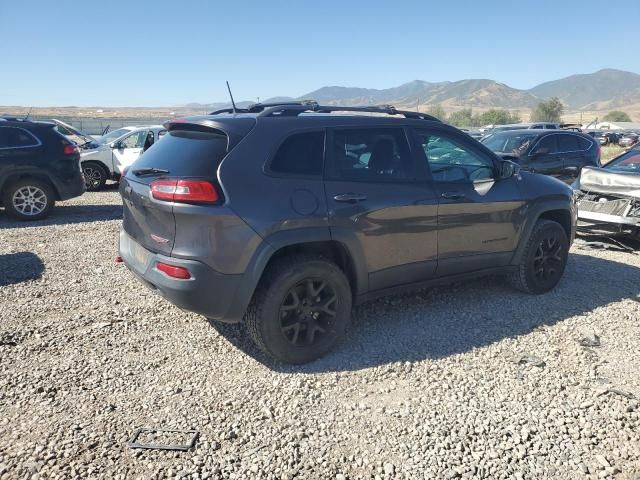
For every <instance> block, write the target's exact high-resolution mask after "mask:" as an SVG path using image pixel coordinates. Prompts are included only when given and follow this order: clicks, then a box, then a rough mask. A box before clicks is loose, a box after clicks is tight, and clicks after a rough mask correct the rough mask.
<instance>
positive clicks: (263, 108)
mask: <svg viewBox="0 0 640 480" xmlns="http://www.w3.org/2000/svg"><path fill="white" fill-rule="evenodd" d="M308 112H311V113H331V112H361V113H384V114H387V115H403V116H404V117H405V118H414V119H418V120H430V121H433V122H440V119H438V118H436V117H434V116H432V115H429V114H426V113H421V112H411V111H408V110H398V109H397V108H396V107H394V106H393V105H372V106H360V107H342V106H338V105H319V104H318V102H316V101H315V100H303V101H300V102H280V103H254V104H253V105H249V106H248V107H247V108H236V113H258V114H259V116H260V117H274V116H285V117H290V116H298V115H300V114H301V113H308ZM221 113H233V109H232V108H224V109H222V110H216V111H215V112H211V114H210V115H218V114H221Z"/></svg>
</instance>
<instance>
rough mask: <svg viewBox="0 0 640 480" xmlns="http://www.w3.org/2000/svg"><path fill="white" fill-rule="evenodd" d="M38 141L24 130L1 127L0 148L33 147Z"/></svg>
mask: <svg viewBox="0 0 640 480" xmlns="http://www.w3.org/2000/svg"><path fill="white" fill-rule="evenodd" d="M36 145H38V140H37V139H36V138H35V137H34V136H33V135H31V134H30V133H29V132H27V131H26V130H24V129H22V128H16V127H0V148H20V147H33V146H36Z"/></svg>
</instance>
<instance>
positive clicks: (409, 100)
mask: <svg viewBox="0 0 640 480" xmlns="http://www.w3.org/2000/svg"><path fill="white" fill-rule="evenodd" d="M551 97H558V98H559V99H560V100H561V101H562V102H563V103H564V105H565V107H566V109H567V110H607V109H613V108H625V107H629V106H636V107H640V75H638V74H636V73H632V72H625V71H622V70H615V69H603V70H599V71H597V72H594V73H589V74H580V75H571V76H569V77H566V78H561V79H559V80H553V81H550V82H545V83H542V84H540V85H537V86H535V87H533V88H531V89H529V90H520V89H516V88H512V87H510V86H508V85H505V84H504V83H500V82H497V81H495V80H490V79H468V80H458V81H453V82H448V81H447V82H426V81H423V80H414V81H412V82H408V83H405V84H403V85H400V86H398V87H392V88H386V89H373V88H359V87H341V86H327V87H322V88H320V89H318V90H314V91H313V92H309V93H307V94H305V95H302V96H301V97H298V98H292V97H275V98H271V99H267V100H265V101H264V102H265V103H266V102H273V101H286V100H289V101H291V100H302V99H313V100H316V101H318V102H319V103H321V104H325V105H326V104H329V105H341V106H353V105H372V104H373V105H376V104H393V105H396V106H402V107H412V108H413V107H415V106H416V105H418V104H419V105H421V106H424V105H435V104H440V105H442V106H443V107H444V108H445V109H458V108H481V109H485V108H490V107H495V108H508V109H530V108H532V107H534V106H535V105H536V104H537V103H538V102H540V101H542V100H545V99H549V98H551ZM249 103H252V102H238V104H239V105H247V104H249ZM186 106H187V107H191V108H197V109H212V110H214V109H217V108H226V107H227V106H229V104H228V103H213V104H206V105H203V104H189V105H186Z"/></svg>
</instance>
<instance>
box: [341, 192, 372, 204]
mask: <svg viewBox="0 0 640 480" xmlns="http://www.w3.org/2000/svg"><path fill="white" fill-rule="evenodd" d="M333 199H334V200H335V201H336V202H346V203H356V202H362V201H363V200H366V199H367V196H366V195H363V194H362V193H340V194H338V195H335V196H334V197H333Z"/></svg>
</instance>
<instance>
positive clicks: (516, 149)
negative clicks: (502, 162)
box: [482, 132, 538, 155]
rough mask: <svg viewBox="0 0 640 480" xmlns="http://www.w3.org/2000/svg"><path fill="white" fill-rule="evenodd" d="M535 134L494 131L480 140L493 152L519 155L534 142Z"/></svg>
mask: <svg viewBox="0 0 640 480" xmlns="http://www.w3.org/2000/svg"><path fill="white" fill-rule="evenodd" d="M537 135H538V134H536V133H513V132H504V133H496V134H494V135H490V136H489V137H487V138H485V139H484V140H482V143H484V144H485V146H486V147H487V148H488V149H489V150H491V151H494V152H503V153H513V154H514V155H520V154H521V153H522V152H525V151H526V150H527V149H528V148H529V147H530V146H531V145H532V144H533V143H535V140H536V138H537Z"/></svg>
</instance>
